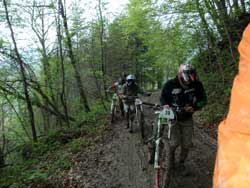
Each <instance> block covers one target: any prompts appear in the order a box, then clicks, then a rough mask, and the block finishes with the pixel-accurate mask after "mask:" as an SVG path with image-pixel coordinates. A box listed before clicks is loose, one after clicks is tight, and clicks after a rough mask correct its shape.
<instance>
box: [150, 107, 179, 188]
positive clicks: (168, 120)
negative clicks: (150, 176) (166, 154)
mask: <svg viewBox="0 0 250 188" xmlns="http://www.w3.org/2000/svg"><path fill="white" fill-rule="evenodd" d="M155 114H157V115H158V116H157V124H156V126H157V127H156V128H157V129H156V135H155V156H154V169H155V185H156V188H159V170H160V169H161V168H162V167H161V164H160V160H159V156H160V149H161V148H160V144H161V141H162V135H163V133H162V131H163V130H164V127H163V126H165V125H167V126H168V140H169V139H170V137H171V128H172V127H173V125H174V124H173V122H172V121H173V120H175V119H176V115H175V113H174V111H173V110H172V109H171V108H164V109H163V110H161V111H156V112H155Z"/></svg>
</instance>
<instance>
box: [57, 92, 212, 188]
mask: <svg viewBox="0 0 250 188" xmlns="http://www.w3.org/2000/svg"><path fill="white" fill-rule="evenodd" d="M158 97H159V94H158V93H154V94H153V95H152V96H151V97H150V98H149V99H147V100H148V101H149V102H154V103H155V102H157V100H158ZM144 109H145V118H146V136H148V137H149V136H150V134H151V132H152V124H153V121H154V111H153V110H152V109H150V108H148V107H145V108H144ZM125 125H126V124H125V120H122V119H120V120H117V121H116V122H115V123H114V124H113V125H110V130H109V131H107V133H106V134H105V135H103V137H102V139H101V141H99V142H98V144H97V145H96V146H94V147H92V148H90V149H88V150H87V151H84V152H82V153H80V154H78V155H77V156H76V162H75V165H74V167H73V168H72V169H71V170H70V171H68V172H67V174H65V175H64V177H63V179H64V180H63V182H61V183H62V184H63V185H60V184H61V183H60V184H58V187H60V188H62V187H67V188H70V187H72V188H73V187H74V188H153V187H154V184H153V183H154V179H153V166H152V165H149V164H148V163H147V147H146V145H144V144H143V143H142V140H141V137H140V132H139V131H140V130H139V127H135V131H134V133H132V134H131V133H129V132H128V130H127V129H125ZM193 143H194V146H193V148H192V149H191V151H190V153H189V156H188V159H187V163H186V165H187V167H188V168H189V169H190V170H191V174H190V175H189V176H187V177H182V176H180V175H179V173H178V171H175V172H174V187H173V188H211V187H212V173H213V166H214V160H215V152H216V141H215V140H214V139H212V138H211V137H209V136H208V135H207V134H206V133H204V132H202V131H201V130H200V129H199V128H198V127H197V126H195V131H194V140H193ZM177 154H178V152H177ZM177 159H178V157H177Z"/></svg>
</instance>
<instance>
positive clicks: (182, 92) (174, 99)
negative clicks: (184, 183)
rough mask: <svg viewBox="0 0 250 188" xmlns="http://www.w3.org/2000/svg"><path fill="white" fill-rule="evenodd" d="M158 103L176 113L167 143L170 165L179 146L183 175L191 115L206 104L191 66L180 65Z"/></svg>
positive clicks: (190, 144) (202, 89)
mask: <svg viewBox="0 0 250 188" xmlns="http://www.w3.org/2000/svg"><path fill="white" fill-rule="evenodd" d="M160 102H161V105H162V106H165V105H167V106H169V107H172V108H173V109H174V110H175V111H176V112H177V118H178V122H177V124H176V125H175V126H174V127H173V128H172V131H171V139H170V141H169V142H170V158H171V159H170V160H171V161H172V162H171V163H172V165H174V161H175V159H174V156H175V150H176V148H177V147H178V146H179V145H180V146H181V154H180V168H181V169H182V172H183V173H185V170H186V169H185V166H184V162H185V159H186V158H187V155H188V152H189V148H190V147H191V146H192V136H193V118H192V115H193V113H194V112H195V111H197V110H199V109H201V108H202V107H203V106H205V105H206V103H207V97H206V94H205V91H204V88H203V85H202V83H201V82H200V81H199V80H198V76H197V74H196V71H195V69H194V68H193V67H192V65H191V64H182V65H180V68H179V71H178V74H177V76H176V77H175V78H174V79H171V80H169V81H167V82H166V83H165V85H164V87H163V89H162V93H161V97H160ZM151 160H152V159H151ZM151 162H152V161H151Z"/></svg>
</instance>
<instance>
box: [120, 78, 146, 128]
mask: <svg viewBox="0 0 250 188" xmlns="http://www.w3.org/2000/svg"><path fill="white" fill-rule="evenodd" d="M121 93H122V95H123V98H124V99H123V106H124V111H125V114H126V119H127V126H126V128H129V119H128V118H129V117H128V109H129V108H134V106H133V104H134V102H133V100H132V101H131V100H128V99H127V98H126V97H129V96H138V94H141V95H144V96H150V95H151V94H150V93H146V92H144V91H143V89H142V88H141V87H140V86H139V85H138V84H137V83H136V78H135V76H134V75H133V74H130V75H128V76H127V77H126V83H125V84H124V85H123V87H122V90H121ZM132 110H134V109H132ZM130 131H131V130H130Z"/></svg>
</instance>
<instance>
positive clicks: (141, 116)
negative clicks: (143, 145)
mask: <svg viewBox="0 0 250 188" xmlns="http://www.w3.org/2000/svg"><path fill="white" fill-rule="evenodd" d="M138 122H139V126H140V129H141V137H142V139H144V138H145V129H144V126H145V121H144V114H143V112H142V111H139V113H138Z"/></svg>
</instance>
